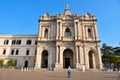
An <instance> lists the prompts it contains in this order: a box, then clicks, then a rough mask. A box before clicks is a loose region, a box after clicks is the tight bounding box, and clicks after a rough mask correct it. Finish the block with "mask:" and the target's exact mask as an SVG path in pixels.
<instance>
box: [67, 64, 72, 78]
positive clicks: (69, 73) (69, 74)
mask: <svg viewBox="0 0 120 80" xmlns="http://www.w3.org/2000/svg"><path fill="white" fill-rule="evenodd" d="M67 72H68V78H71V68H70V66H69V67H68V70H67Z"/></svg>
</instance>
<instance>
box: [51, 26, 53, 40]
mask: <svg viewBox="0 0 120 80" xmlns="http://www.w3.org/2000/svg"><path fill="white" fill-rule="evenodd" d="M50 34H51V35H50V40H53V25H51V27H50Z"/></svg>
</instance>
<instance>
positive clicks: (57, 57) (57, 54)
mask: <svg viewBox="0 0 120 80" xmlns="http://www.w3.org/2000/svg"><path fill="white" fill-rule="evenodd" d="M56 64H58V46H56Z"/></svg>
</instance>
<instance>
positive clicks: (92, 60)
mask: <svg viewBox="0 0 120 80" xmlns="http://www.w3.org/2000/svg"><path fill="white" fill-rule="evenodd" d="M88 56H89V68H90V69H94V68H95V53H94V51H92V50H91V51H89V53H88Z"/></svg>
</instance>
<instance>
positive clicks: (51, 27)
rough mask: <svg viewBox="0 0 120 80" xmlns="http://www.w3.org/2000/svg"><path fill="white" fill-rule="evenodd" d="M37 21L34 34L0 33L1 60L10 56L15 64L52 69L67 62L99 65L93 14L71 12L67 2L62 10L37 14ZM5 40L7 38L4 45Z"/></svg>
mask: <svg viewBox="0 0 120 80" xmlns="http://www.w3.org/2000/svg"><path fill="white" fill-rule="evenodd" d="M38 23H39V30H38V35H0V40H1V42H0V50H1V54H0V59H1V60H4V64H6V63H7V61H8V60H10V59H13V60H15V61H16V62H17V63H16V67H35V68H36V69H44V68H46V69H54V70H59V69H60V70H61V69H66V68H68V66H71V68H73V69H82V67H83V66H84V67H85V69H86V70H89V69H102V68H103V67H102V60H101V52H100V39H99V37H98V31H97V25H96V24H97V19H96V17H95V16H94V15H92V14H90V13H85V14H84V15H78V14H77V13H75V14H72V13H71V12H70V9H69V7H68V4H67V5H66V8H65V10H64V13H63V14H56V15H55V16H52V15H50V14H49V13H45V14H44V15H43V16H40V17H39V20H38ZM5 40H8V41H9V43H8V45H6V44H7V42H5ZM13 40H17V41H18V42H17V41H16V44H17V45H13V44H14V42H13ZM19 40H20V42H19ZM3 43H4V44H3ZM19 43H20V45H19ZM7 50H8V51H7ZM17 50H18V51H17ZM2 51H3V52H2ZM16 51H17V55H16ZM6 52H7V53H6ZM14 53H15V55H14ZM18 53H19V54H18ZM3 54H4V55H3Z"/></svg>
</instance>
